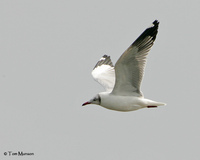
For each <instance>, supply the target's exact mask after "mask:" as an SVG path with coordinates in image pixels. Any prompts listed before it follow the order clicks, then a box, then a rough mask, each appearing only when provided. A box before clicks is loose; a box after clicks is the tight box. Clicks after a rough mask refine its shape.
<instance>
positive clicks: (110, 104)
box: [99, 92, 165, 112]
mask: <svg viewBox="0 0 200 160" xmlns="http://www.w3.org/2000/svg"><path fill="white" fill-rule="evenodd" d="M99 96H100V98H101V100H100V104H99V105H101V106H102V107H105V108H107V109H111V110H116V111H123V112H127V111H134V110H138V109H141V108H147V107H148V108H150V107H156V106H160V105H165V104H164V103H161V102H155V101H152V100H149V99H145V98H144V97H135V96H120V95H113V94H112V93H109V92H101V93H99Z"/></svg>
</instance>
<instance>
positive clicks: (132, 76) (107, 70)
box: [83, 20, 165, 112]
mask: <svg viewBox="0 0 200 160" xmlns="http://www.w3.org/2000/svg"><path fill="white" fill-rule="evenodd" d="M158 25H159V22H158V21H157V20H155V21H154V22H153V23H152V26H150V27H149V28H147V29H146V30H145V31H144V32H143V33H142V34H141V35H140V36H139V37H138V38H137V39H136V40H135V41H134V42H133V43H132V44H131V45H130V47H128V49H127V50H126V51H125V52H124V53H123V54H122V55H121V57H120V58H119V59H118V61H117V62H116V64H115V66H114V65H113V64H112V62H111V59H110V56H107V55H104V56H103V57H102V58H101V59H100V60H99V61H98V62H97V64H96V65H95V67H94V69H93V71H92V76H93V78H94V79H95V80H96V81H97V82H99V83H100V84H101V85H102V86H103V87H104V88H105V90H106V92H101V93H99V94H97V95H96V96H95V97H94V98H93V99H91V100H90V101H88V102H86V103H84V104H83V106H84V105H87V104H97V105H100V106H102V107H105V108H107V109H111V110H116V111H124V112H125V111H134V110H137V109H141V108H151V107H157V106H161V105H165V103H162V102H156V101H152V100H149V99H145V98H144V96H143V94H142V92H141V90H140V85H141V81H142V77H143V74H144V68H145V64H146V57H147V55H148V52H149V51H150V49H151V47H152V46H153V43H154V41H155V39H156V35H157V32H158V31H157V30H158Z"/></svg>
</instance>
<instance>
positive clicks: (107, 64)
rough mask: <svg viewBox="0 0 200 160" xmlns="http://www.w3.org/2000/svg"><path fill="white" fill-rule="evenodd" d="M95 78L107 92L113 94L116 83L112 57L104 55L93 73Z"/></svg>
mask: <svg viewBox="0 0 200 160" xmlns="http://www.w3.org/2000/svg"><path fill="white" fill-rule="evenodd" d="M92 76H93V78H94V79H95V80H96V81H97V82H99V83H100V84H101V85H102V86H103V87H104V88H105V90H106V91H109V92H111V91H112V90H113V87H114V83H115V69H114V66H113V64H112V61H111V59H110V56H107V55H104V56H103V57H102V58H101V59H100V60H99V61H98V62H97V64H96V65H95V67H94V69H93V71H92Z"/></svg>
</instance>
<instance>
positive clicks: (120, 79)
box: [112, 20, 159, 96]
mask: <svg viewBox="0 0 200 160" xmlns="http://www.w3.org/2000/svg"><path fill="white" fill-rule="evenodd" d="M158 25H159V22H158V21H157V20H155V21H154V22H153V25H152V26H151V27H149V28H147V29H146V30H145V31H144V32H143V33H142V34H141V35H140V36H139V37H138V38H137V39H136V40H135V41H134V42H133V43H132V44H131V46H130V47H129V48H128V49H127V50H126V51H125V52H124V53H123V54H122V55H121V57H120V58H119V59H118V61H117V63H116V65H115V74H116V80H115V86H114V89H113V91H112V94H118V95H124V96H127V95H128V96H130V95H133V96H142V92H141V91H140V85H141V81H142V77H143V74H144V68H145V64H146V57H147V55H148V52H149V51H150V49H151V47H152V46H153V43H154V41H155V39H156V35H157V33H158Z"/></svg>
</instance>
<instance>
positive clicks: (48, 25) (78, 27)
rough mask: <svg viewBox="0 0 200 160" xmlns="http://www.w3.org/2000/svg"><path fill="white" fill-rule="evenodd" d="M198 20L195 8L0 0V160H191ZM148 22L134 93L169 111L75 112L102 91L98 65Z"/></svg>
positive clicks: (127, 0)
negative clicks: (151, 32) (152, 37)
mask: <svg viewBox="0 0 200 160" xmlns="http://www.w3.org/2000/svg"><path fill="white" fill-rule="evenodd" d="M199 15H200V10H199V1H197V0H191V1H186V0H184V1H183V0H173V1H170V0H162V1H160V0H151V1H147V0H146V1H142V0H141V1H133V0H123V1H112V0H101V1H92V0H85V1H80V0H73V1H71V0H67V1H66V0H65V1H64V0H59V1H53V0H48V1H47V0H40V1H38V0H34V1H33V0H29V1H27V0H17V1H16V0H2V1H1V2H0V19H1V25H0V109H1V111H0V144H1V147H0V159H5V160H7V159H20V160H21V159H24V158H25V159H37V160H44V159H49V160H55V159H66V160H94V159H95V160H102V159H103V160H133V159H137V160H161V159H162V160H169V159H181V160H188V159H191V160H199V159H200V153H199V148H200V138H199V135H200V127H199V122H200V116H199V113H200V105H199V90H200V85H199V81H200V75H199V67H200V64H199V58H200V56H199V54H200V53H199V37H200V32H199V28H200V21H199ZM155 19H158V20H159V21H160V26H159V32H158V36H157V39H156V41H155V44H154V46H153V48H152V50H151V51H150V53H149V56H148V61H147V66H146V70H145V76H144V79H143V82H142V91H143V93H144V96H145V97H146V98H149V99H152V100H156V101H162V102H165V103H167V106H163V107H159V108H156V109H142V110H138V111H133V112H127V113H123V112H116V111H111V110H107V109H104V108H102V107H100V106H95V105H90V106H86V107H82V106H81V104H82V103H83V102H85V101H87V100H89V99H90V98H92V97H93V96H94V95H95V94H97V93H98V92H100V91H103V88H102V87H101V86H100V85H99V84H98V83H97V82H95V81H94V80H93V79H92V76H91V71H92V68H93V67H94V65H95V63H96V62H97V61H98V60H99V58H100V57H101V56H102V55H104V54H108V55H110V56H111V59H112V61H113V63H115V62H116V61H117V59H118V58H119V56H120V55H121V54H122V53H123V51H124V50H125V49H126V48H127V47H128V46H129V45H130V44H131V43H132V42H133V41H134V40H135V39H136V38H137V37H138V36H139V35H140V34H141V33H142V32H143V31H144V30H145V29H146V27H148V26H149V25H150V24H151V23H152V22H153V21H154V20H155ZM7 151H12V152H18V151H23V152H32V153H34V154H35V155H34V156H26V157H19V156H10V157H9V156H4V152H7Z"/></svg>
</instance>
